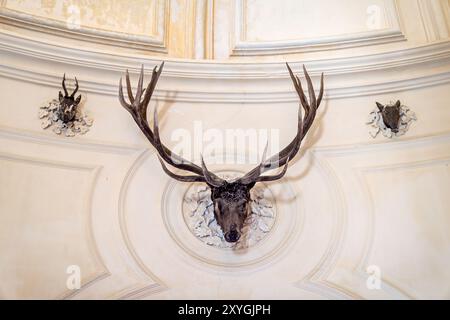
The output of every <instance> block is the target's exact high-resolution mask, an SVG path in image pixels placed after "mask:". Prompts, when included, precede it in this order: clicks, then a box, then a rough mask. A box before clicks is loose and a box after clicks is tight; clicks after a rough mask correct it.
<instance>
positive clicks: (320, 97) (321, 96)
mask: <svg viewBox="0 0 450 320" xmlns="http://www.w3.org/2000/svg"><path fill="white" fill-rule="evenodd" d="M322 98H323V72H322V75H321V76H320V91H319V96H318V97H317V107H319V105H320V103H321V102H322Z"/></svg>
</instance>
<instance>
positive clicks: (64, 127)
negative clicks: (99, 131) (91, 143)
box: [39, 74, 93, 137]
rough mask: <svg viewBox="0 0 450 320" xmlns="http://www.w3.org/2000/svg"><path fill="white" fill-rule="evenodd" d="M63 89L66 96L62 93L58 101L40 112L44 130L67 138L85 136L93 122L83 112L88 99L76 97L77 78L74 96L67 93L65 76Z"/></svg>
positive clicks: (45, 106) (52, 101) (47, 103)
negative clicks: (82, 105)
mask: <svg viewBox="0 0 450 320" xmlns="http://www.w3.org/2000/svg"><path fill="white" fill-rule="evenodd" d="M62 87H63V89H64V94H63V93H62V92H61V91H60V92H59V98H58V100H57V99H53V100H51V101H48V102H46V103H45V104H44V105H43V106H41V108H40V110H39V119H41V120H42V122H41V127H42V129H44V130H45V129H48V128H52V130H53V132H54V133H56V134H59V135H60V134H64V135H65V136H66V137H73V136H75V135H76V134H85V133H86V132H88V131H89V128H90V127H91V126H92V122H93V120H92V119H91V118H89V117H87V116H86V115H84V113H83V112H82V111H81V103H84V102H85V101H86V97H85V96H83V95H79V96H78V97H75V94H76V93H77V91H78V89H79V86H78V80H77V78H75V89H74V91H73V92H72V94H69V92H68V91H67V87H66V75H65V74H64V77H63V80H62ZM82 98H83V99H82Z"/></svg>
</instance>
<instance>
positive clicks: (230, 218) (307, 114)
mask: <svg viewBox="0 0 450 320" xmlns="http://www.w3.org/2000/svg"><path fill="white" fill-rule="evenodd" d="M163 67H164V62H163V63H162V64H161V66H160V67H159V68H157V67H155V68H154V69H153V74H152V79H151V81H150V83H149V84H148V86H147V89H145V90H144V89H143V87H142V86H143V81H144V66H142V69H141V74H140V77H139V82H138V87H137V91H136V95H133V92H132V90H131V83H130V76H129V73H128V70H127V72H126V84H127V95H128V99H129V103H128V102H126V101H125V97H124V94H123V87H122V79H120V84H119V100H120V103H121V104H122V106H123V107H124V108H125V109H126V110H127V111H128V112H129V113H130V114H131V116H132V117H133V119H134V121H135V122H136V123H137V125H138V126H139V128H140V129H141V131H142V132H143V133H144V135H145V136H146V137H147V139H148V140H149V141H150V143H151V144H152V145H153V146H154V147H155V149H156V151H157V152H158V154H159V157H158V158H159V161H160V162H161V165H162V168H163V170H164V172H166V174H167V175H169V176H170V177H171V178H173V179H176V180H178V181H182V182H204V183H206V184H207V185H208V186H209V187H210V189H211V200H212V201H213V204H214V216H215V218H216V221H217V223H218V224H219V225H220V227H221V228H222V232H223V234H224V237H225V240H226V241H227V242H237V241H238V240H239V238H240V236H241V233H242V227H243V225H244V221H245V219H246V218H247V215H248V212H249V209H250V208H249V207H250V206H249V202H250V190H251V189H252V188H253V187H254V186H255V184H256V183H258V182H269V181H275V180H278V179H281V178H282V177H283V176H284V175H285V173H286V171H287V168H288V163H289V161H290V160H291V159H293V158H294V157H295V155H296V154H297V152H298V151H299V149H300V144H301V142H302V140H303V138H304V137H305V135H306V134H307V132H308V130H309V129H310V128H311V125H312V123H313V121H314V118H315V116H316V112H317V109H318V107H319V105H320V103H321V101H322V97H323V74H322V77H321V87H320V92H319V96H318V97H316V95H315V92H314V87H313V84H312V81H311V78H310V77H309V75H308V73H307V71H306V69H305V67H303V71H304V74H305V77H306V82H307V84H308V92H309V102H308V99H307V98H306V96H305V93H304V92H303V88H302V85H301V82H300V79H299V78H298V77H297V76H295V75H294V73H293V72H292V70H291V68H290V67H289V65H287V68H288V70H289V74H290V76H291V79H292V81H293V83H294V87H295V90H296V91H297V93H298V95H299V98H300V103H301V106H302V107H303V110H304V115H302V108H301V107H299V112H298V125H297V134H296V135H295V137H294V139H293V140H292V141H291V143H289V145H288V146H287V147H285V148H284V149H283V150H281V151H280V152H279V153H277V154H275V155H273V156H272V157H270V158H269V159H266V152H267V146H266V149H265V150H264V154H263V158H262V161H261V163H260V164H259V165H258V166H257V167H255V168H254V169H253V170H251V171H250V172H248V173H247V174H245V175H244V176H243V177H241V178H238V179H236V180H233V181H226V180H224V179H222V178H220V177H218V176H217V175H215V174H214V173H212V172H210V171H209V170H208V169H207V167H206V165H205V162H204V161H203V157H202V161H201V162H202V163H201V166H198V165H196V164H194V163H192V162H190V161H188V160H186V159H184V158H182V157H180V156H179V155H177V154H174V153H173V152H172V151H171V150H169V149H168V148H167V147H166V146H165V145H164V144H163V143H162V142H161V139H160V136H159V127H158V117H157V110H156V108H155V111H154V124H153V130H152V129H151V128H150V125H149V123H148V121H147V107H148V104H149V102H150V99H151V97H152V94H153V91H154V90H155V87H156V83H157V82H158V79H159V76H160V75H161V72H162V70H163ZM142 96H143V97H142ZM166 164H169V165H170V166H172V167H175V168H177V169H180V170H183V171H186V172H190V173H191V175H178V174H175V173H173V172H172V171H170V170H169V169H168V168H167V166H166ZM281 167H282V170H281V172H280V173H278V174H275V175H273V176H263V175H262V174H263V173H265V172H267V171H269V170H273V169H277V168H281Z"/></svg>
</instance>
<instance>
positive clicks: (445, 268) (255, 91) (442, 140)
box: [0, 0, 450, 299]
mask: <svg viewBox="0 0 450 320" xmlns="http://www.w3.org/2000/svg"><path fill="white" fill-rule="evenodd" d="M344 2H345V5H344V4H342V3H344ZM37 3H39V5H37ZM42 3H44V4H43V5H42V4H41V2H40V1H31V0H23V1H9V0H3V1H0V52H1V60H2V63H1V65H0V88H1V92H2V103H1V108H0V181H1V182H2V183H1V184H0V252H1V253H2V259H1V260H0V280H1V281H2V286H0V297H1V298H33V297H36V298H73V299H78V298H146V299H153V298H193V299H195V298H235V299H236V298H237V299H245V298H288V299H298V298H319V299H323V298H343V299H352V298H354V299H358V298H449V297H450V296H449V294H450V286H449V283H450V272H449V270H450V250H448V249H449V248H450V237H449V233H448V230H449V227H450V215H449V213H450V200H449V199H448V194H449V192H450V184H449V181H450V179H449V178H450V171H449V163H450V125H449V124H450V111H449V106H448V102H449V101H450V90H449V89H450V87H449V82H450V41H449V30H450V29H449V26H450V17H449V13H450V9H449V1H444V0H415V1H410V0H407V1H406V0H397V1H394V0H375V1H374V0H370V1H361V0H345V1H339V2H337V1H332V0H320V1H297V0H296V1H294V0H292V1H283V2H279V1H265V2H264V5H261V4H260V3H259V2H257V1H250V0H235V1H224V0H211V1H207V0H189V1H181V0H166V1H164V0H148V1H147V0H145V1H144V0H142V1H134V2H133V5H128V6H126V7H123V5H122V4H121V3H122V2H121V1H118V0H117V1H106V0H105V1H96V2H95V3H94V2H89V1H83V0H80V1H79V2H78V4H79V6H75V7H72V8H68V7H66V5H65V2H64V1H60V0H54V1H45V2H42ZM336 3H341V5H339V6H336ZM77 8H78V9H79V11H77ZM77 12H78V13H79V15H78V13H77ZM333 12H334V13H338V14H336V17H334V16H333V15H332V14H331V13H333ZM74 14H75V15H74ZM105 15H107V16H108V17H109V19H106V20H105V19H104V17H105ZM124 21H126V22H124ZM269 22H270V23H269ZM162 60H164V61H166V64H165V67H164V72H163V74H162V76H161V79H160V81H159V83H158V86H157V89H156V91H155V96H154V101H152V102H151V104H150V108H154V107H155V106H158V110H159V114H160V118H161V135H162V139H163V140H164V141H165V142H167V144H168V145H169V146H173V145H175V143H176V141H173V140H172V139H171V138H172V135H173V132H175V131H176V130H179V129H184V130H187V132H194V124H195V122H196V121H201V123H202V126H203V129H204V130H208V129H219V131H225V130H226V129H229V128H252V129H256V130H259V129H262V130H266V129H278V130H279V135H280V146H283V145H285V144H286V143H288V142H289V141H290V139H291V138H292V136H293V135H294V133H295V130H296V123H295V122H293V121H292V120H293V119H295V118H296V113H297V106H298V97H297V96H296V94H295V91H294V88H293V86H292V84H291V80H290V79H289V75H288V73H287V70H286V67H285V62H290V64H291V66H292V67H293V69H294V70H295V72H296V73H300V70H301V65H302V64H305V65H306V66H307V68H308V70H309V72H310V74H311V75H312V77H313V81H314V82H315V83H317V82H318V79H319V75H320V74H321V73H322V72H323V73H325V84H326V88H325V89H326V91H325V99H324V103H323V106H321V109H320V113H319V115H318V119H317V120H316V122H315V124H314V126H313V128H312V129H311V131H312V132H311V133H310V135H309V136H308V138H307V139H306V141H305V142H304V144H303V150H304V151H303V152H302V153H301V156H298V157H297V158H296V159H295V160H294V161H293V163H292V165H290V169H289V171H288V174H287V176H286V178H284V180H282V181H280V182H277V183H273V184H271V185H270V186H269V187H270V190H271V191H272V192H273V194H274V195H275V201H276V204H277V221H276V223H275V225H274V227H273V228H272V229H271V231H270V233H269V234H268V236H267V238H265V239H264V241H261V242H260V243H258V244H257V245H255V246H252V247H250V248H249V249H248V250H247V251H245V252H240V253H234V252H230V251H221V250H220V249H217V248H211V247H208V246H206V245H205V244H204V243H201V242H200V241H198V240H197V239H195V237H194V236H193V235H192V234H191V233H190V231H189V230H187V229H183V228H184V226H183V225H182V222H183V221H182V216H181V215H182V213H181V212H179V214H180V216H177V211H180V210H181V206H182V198H183V195H184V193H185V190H186V189H187V188H189V186H188V185H183V184H180V183H175V182H174V181H171V180H170V179H169V178H168V177H167V176H166V175H165V174H164V172H163V171H162V170H161V168H160V165H159V163H158V160H157V158H156V155H155V152H154V149H153V148H152V147H151V146H150V145H149V143H148V142H147V141H146V140H145V138H144V137H143V135H142V134H141V133H140V131H139V129H138V128H137V126H136V125H135V124H134V122H133V120H132V119H131V117H130V116H129V115H128V114H127V112H126V111H125V110H123V108H121V107H120V104H119V102H118V100H117V91H118V82H119V79H120V77H121V76H123V74H124V71H125V69H130V73H131V75H132V78H133V80H134V81H135V80H136V78H137V73H138V71H139V69H140V66H141V64H144V65H145V67H146V70H150V69H151V68H153V67H154V66H155V65H156V64H159V63H160V62H161V61H162ZM64 73H66V74H67V77H68V79H73V78H74V77H75V76H76V77H77V78H78V79H79V81H80V91H81V92H82V93H83V94H84V96H85V97H86V101H85V110H86V111H87V112H88V113H89V115H90V116H92V117H93V118H94V125H93V126H92V128H91V130H90V131H89V132H88V133H87V134H86V135H84V136H80V137H74V138H66V137H59V136H56V135H55V134H54V133H53V132H51V131H49V132H47V131H43V130H42V129H41V127H40V121H39V119H38V116H37V113H38V109H39V107H40V106H41V105H42V104H43V103H45V101H47V100H48V99H53V98H56V97H57V94H58V90H59V88H60V81H61V78H62V75H63V74H64ZM394 100H401V101H402V103H403V104H404V105H406V106H408V107H410V108H411V109H412V110H413V111H414V112H415V113H416V115H417V118H418V120H417V121H416V122H415V123H413V124H412V126H411V128H410V130H409V131H408V133H407V134H406V135H405V136H403V137H400V138H396V139H392V140H390V139H386V138H384V137H378V138H377V139H372V138H371V136H370V135H369V133H368V127H367V125H366V119H367V116H368V114H369V113H370V112H371V111H372V110H373V108H374V107H375V102H376V101H379V102H381V103H389V102H390V101H394ZM246 148H248V150H247V149H240V150H237V151H236V152H237V153H238V155H242V154H245V153H246V152H253V153H258V154H260V153H261V150H259V149H258V148H256V147H252V146H248V147H246ZM274 151H276V150H274ZM199 156H200V154H195V155H193V160H194V161H198V160H199ZM213 160H214V159H213V158H210V159H208V163H211V169H214V170H230V169H232V170H238V171H244V170H246V169H248V168H249V167H250V165H233V166H229V165H214V164H213V162H214V161H213ZM177 201H179V202H177ZM177 217H179V219H178V220H177ZM71 265H77V266H79V267H80V268H81V284H82V286H81V289H79V290H69V289H68V288H67V286H66V281H67V277H68V276H69V275H68V274H67V273H66V270H67V267H69V266H71ZM370 266H376V267H378V268H379V270H380V271H381V277H382V285H381V288H380V290H370V289H369V288H368V287H367V285H366V282H367V279H368V277H369V275H368V273H367V268H368V267H370Z"/></svg>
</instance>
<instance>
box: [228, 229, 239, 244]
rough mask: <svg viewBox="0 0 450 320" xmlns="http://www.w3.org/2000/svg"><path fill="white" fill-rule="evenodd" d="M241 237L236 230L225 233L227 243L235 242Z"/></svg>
mask: <svg viewBox="0 0 450 320" xmlns="http://www.w3.org/2000/svg"><path fill="white" fill-rule="evenodd" d="M240 237H241V235H240V234H239V232H237V231H236V230H231V231H229V232H227V233H225V240H226V241H227V242H237V241H238V240H239V238H240Z"/></svg>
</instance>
